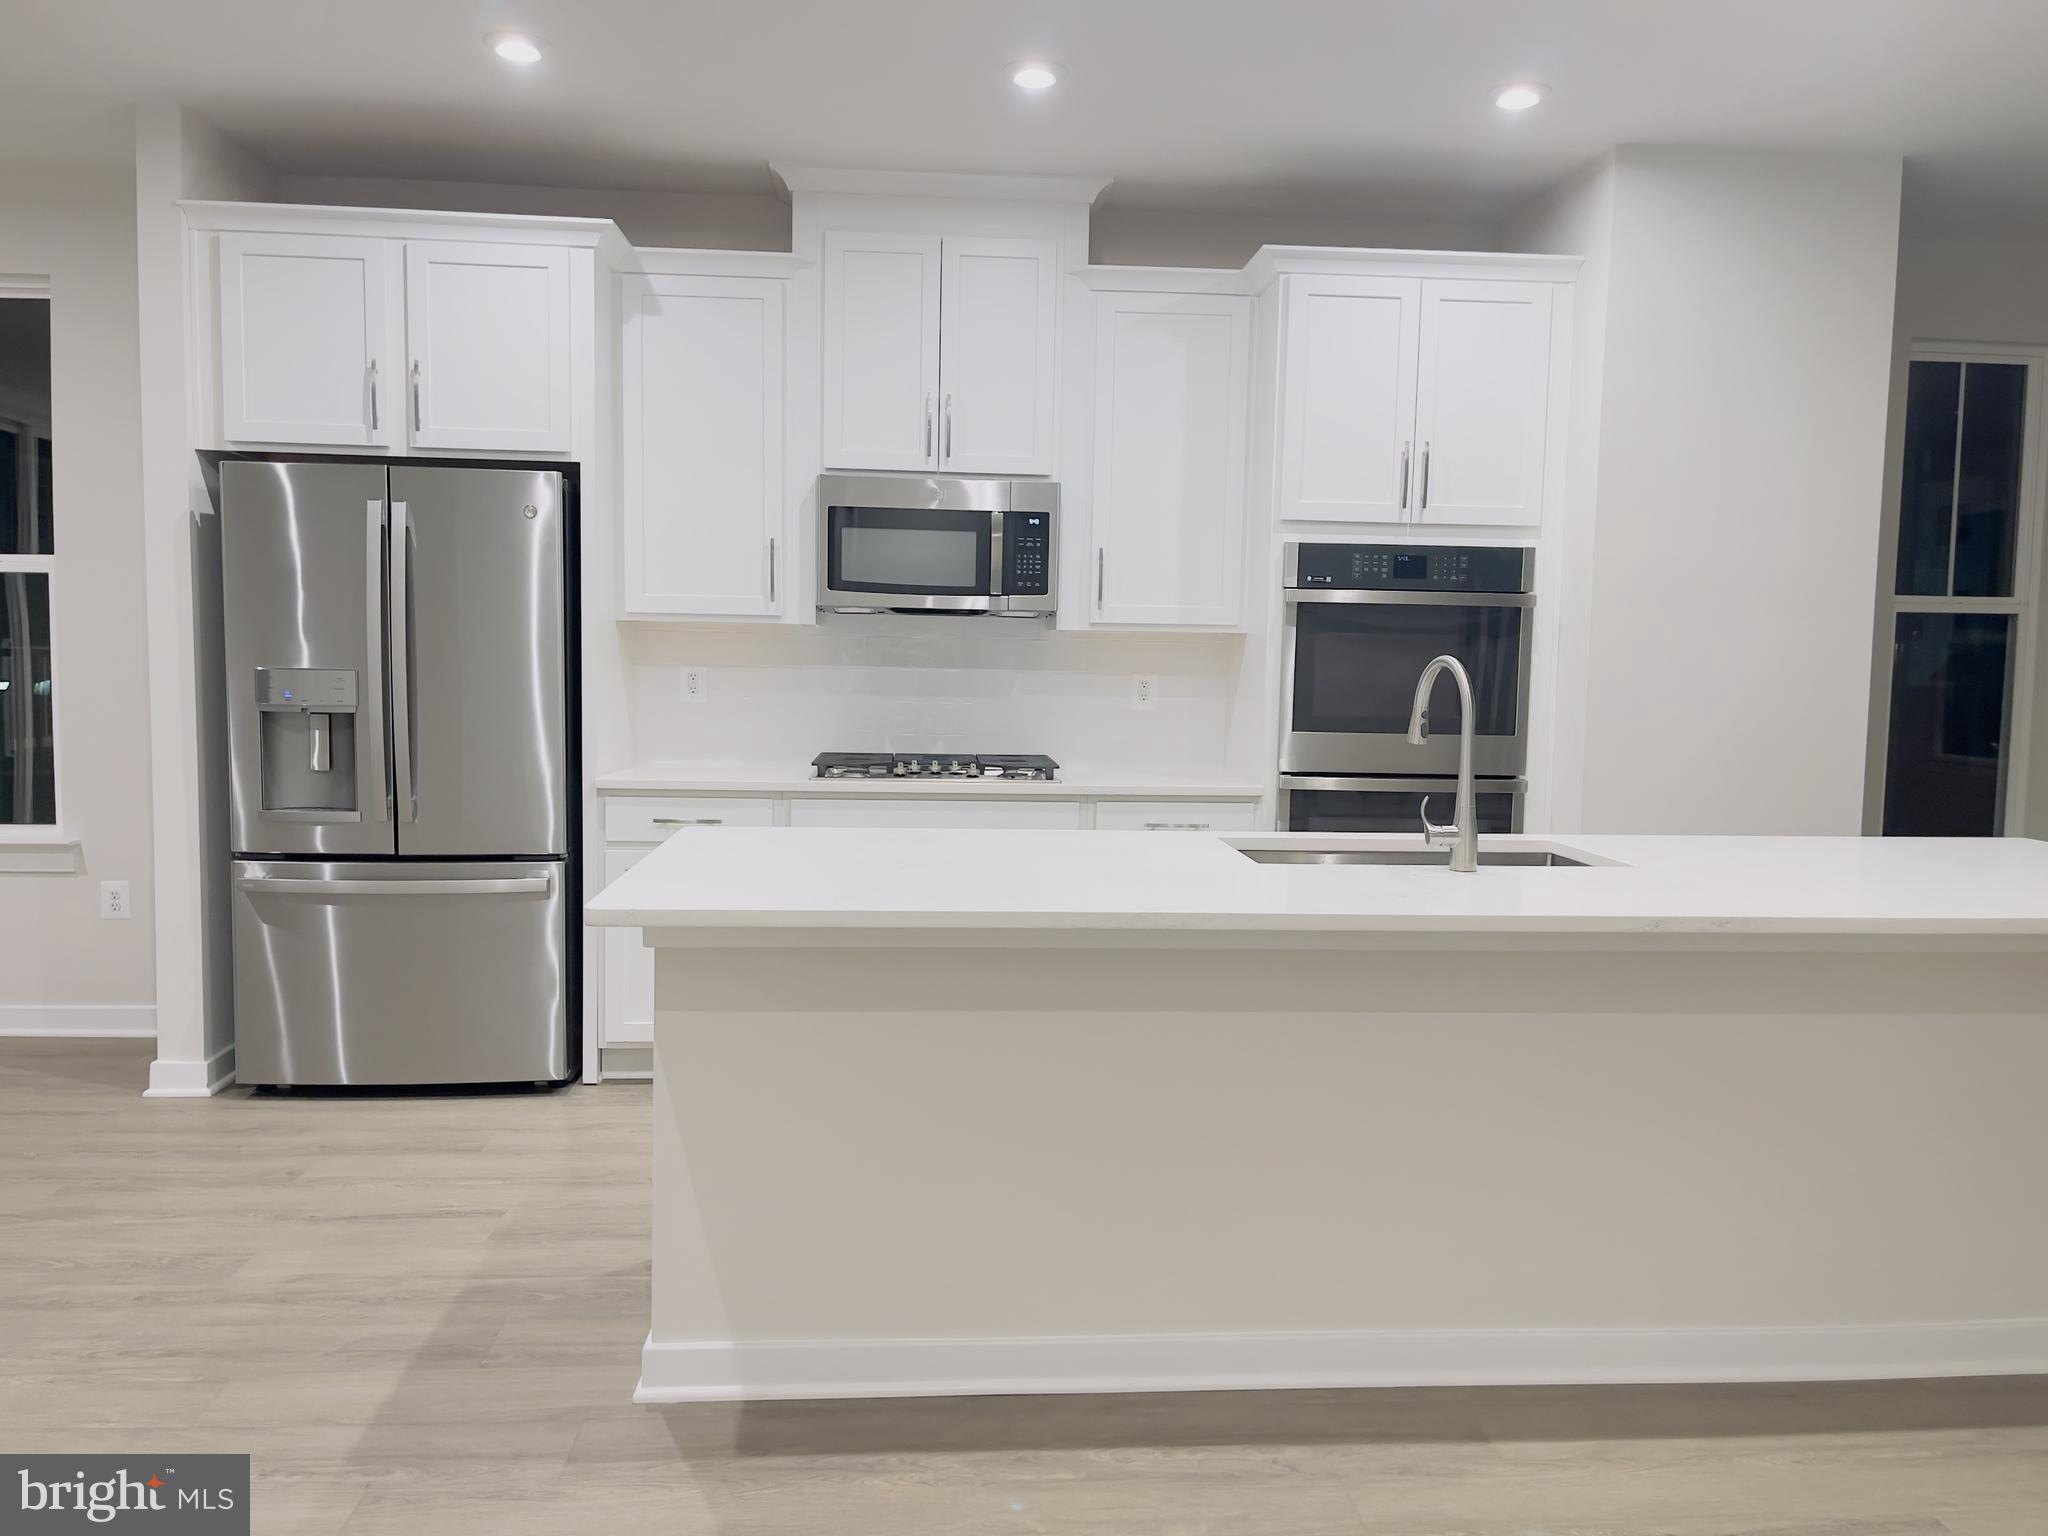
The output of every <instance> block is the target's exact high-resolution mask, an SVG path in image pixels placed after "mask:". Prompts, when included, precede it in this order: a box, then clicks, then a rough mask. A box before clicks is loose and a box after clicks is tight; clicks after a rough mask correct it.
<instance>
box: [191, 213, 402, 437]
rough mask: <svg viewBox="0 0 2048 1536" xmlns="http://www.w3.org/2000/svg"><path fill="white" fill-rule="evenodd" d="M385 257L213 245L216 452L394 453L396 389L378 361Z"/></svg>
mask: <svg viewBox="0 0 2048 1536" xmlns="http://www.w3.org/2000/svg"><path fill="white" fill-rule="evenodd" d="M391 249H392V248H391V246H390V244H389V243H388V242H387V241H383V240H370V239H362V238H358V237H355V236H348V235H303V234H241V233H233V232H230V233H226V234H223V235H222V236H221V237H220V404H221V425H220V435H221V438H222V439H223V440H224V441H226V442H229V443H307V444H323V445H334V446H346V447H352V448H374V447H383V446H389V445H390V444H392V443H393V442H394V441H396V425H395V424H396V422H397V420H398V415H399V412H400V411H401V410H402V409H403V406H402V405H401V404H400V400H401V395H402V391H403V387H404V386H403V383H402V381H401V379H400V378H399V374H400V372H401V370H400V369H399V368H398V367H397V366H396V358H395V356H391V355H387V353H386V347H387V345H388V343H387V337H386V320H387V316H386V296H387V289H388V288H389V286H390V264H391Z"/></svg>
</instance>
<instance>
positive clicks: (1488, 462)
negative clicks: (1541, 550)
mask: <svg viewBox="0 0 2048 1536" xmlns="http://www.w3.org/2000/svg"><path fill="white" fill-rule="evenodd" d="M1288 282H1289V284H1290V286H1289V288H1288V290H1287V293H1286V299H1285V307H1284V311H1283V313H1284V316H1285V320H1284V325H1285V331H1284V335H1283V338H1282V343H1281V346H1282V353H1283V359H1284V361H1283V364H1282V374H1281V406H1280V422H1279V438H1278V442H1279V460H1280V463H1279V513H1280V516H1281V518H1282V519H1284V520H1288V521H1294V522H1327V523H1418V522H1427V523H1433V524H1443V525H1457V526H1463V527H1499V528H1521V527H1533V526H1535V525H1537V524H1539V523H1540V522H1541V521H1542V520H1543V483H1544V459H1545V452H1546V448H1547V446H1548V442H1549V427H1550V390H1551V372H1552V358H1551V308H1552V304H1553V301H1554V295H1555V293H1556V291H1557V285H1556V284H1555V283H1550V282H1539V281H1520V280H1517V281H1489V280H1486V279H1484V278H1480V277H1470V278H1467V277H1455V278H1451V277H1446V278H1434V277H1415V276H1405V275H1400V276H1395V275H1390V276H1385V277H1375V276H1369V275H1358V276H1349V275H1343V276H1340V275H1327V274H1323V273H1305V274H1299V275H1295V276H1292V277H1290V278H1289V279H1288Z"/></svg>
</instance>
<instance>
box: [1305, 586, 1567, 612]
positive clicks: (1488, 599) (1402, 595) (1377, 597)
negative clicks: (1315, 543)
mask: <svg viewBox="0 0 2048 1536" xmlns="http://www.w3.org/2000/svg"><path fill="white" fill-rule="evenodd" d="M1285 598H1286V601H1287V604H1288V606H1289V607H1292V606H1294V605H1295V604H1297V603H1348V604H1354V605H1366V604H1376V605H1383V606H1388V607H1408V608H1534V607H1535V606H1536V594H1535V593H1533V592H1352V591H1324V590H1322V589H1321V588H1316V589H1313V590H1310V589H1306V588H1302V587H1289V588H1287V589H1286V592H1285Z"/></svg>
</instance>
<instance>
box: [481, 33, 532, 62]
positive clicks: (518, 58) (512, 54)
mask: <svg viewBox="0 0 2048 1536" xmlns="http://www.w3.org/2000/svg"><path fill="white" fill-rule="evenodd" d="M489 41H490V45H491V52H493V53H495V54H496V55H497V56H498V57H499V58H501V59H503V60H504V61H505V62H506V63H507V64H538V63H539V62H540V44H539V43H536V42H535V41H534V40H533V39H532V38H530V37H528V36H527V35H526V34H525V33H523V32H500V33H498V34H497V35H495V36H494V37H492V38H491V39H490V40H489Z"/></svg>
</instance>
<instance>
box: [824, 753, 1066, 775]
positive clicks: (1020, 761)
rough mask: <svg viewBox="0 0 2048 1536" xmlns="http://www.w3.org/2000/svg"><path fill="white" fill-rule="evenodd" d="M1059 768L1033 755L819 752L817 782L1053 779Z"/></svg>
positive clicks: (1043, 758)
mask: <svg viewBox="0 0 2048 1536" xmlns="http://www.w3.org/2000/svg"><path fill="white" fill-rule="evenodd" d="M1059 768H1060V765H1059V764H1058V763H1056V762H1054V761H1053V760H1052V759H1051V758H1049V757H1042V756H1039V755H1037V754H1035V753H983V754H981V755H979V756H977V755H975V754H973V753H968V752H820V753H819V754H818V755H817V756H816V757H814V758H812V759H811V769H812V771H813V772H814V773H815V774H816V775H817V776H818V777H819V778H821V779H1039V780H1046V779H1056V778H1058V777H1059Z"/></svg>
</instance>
